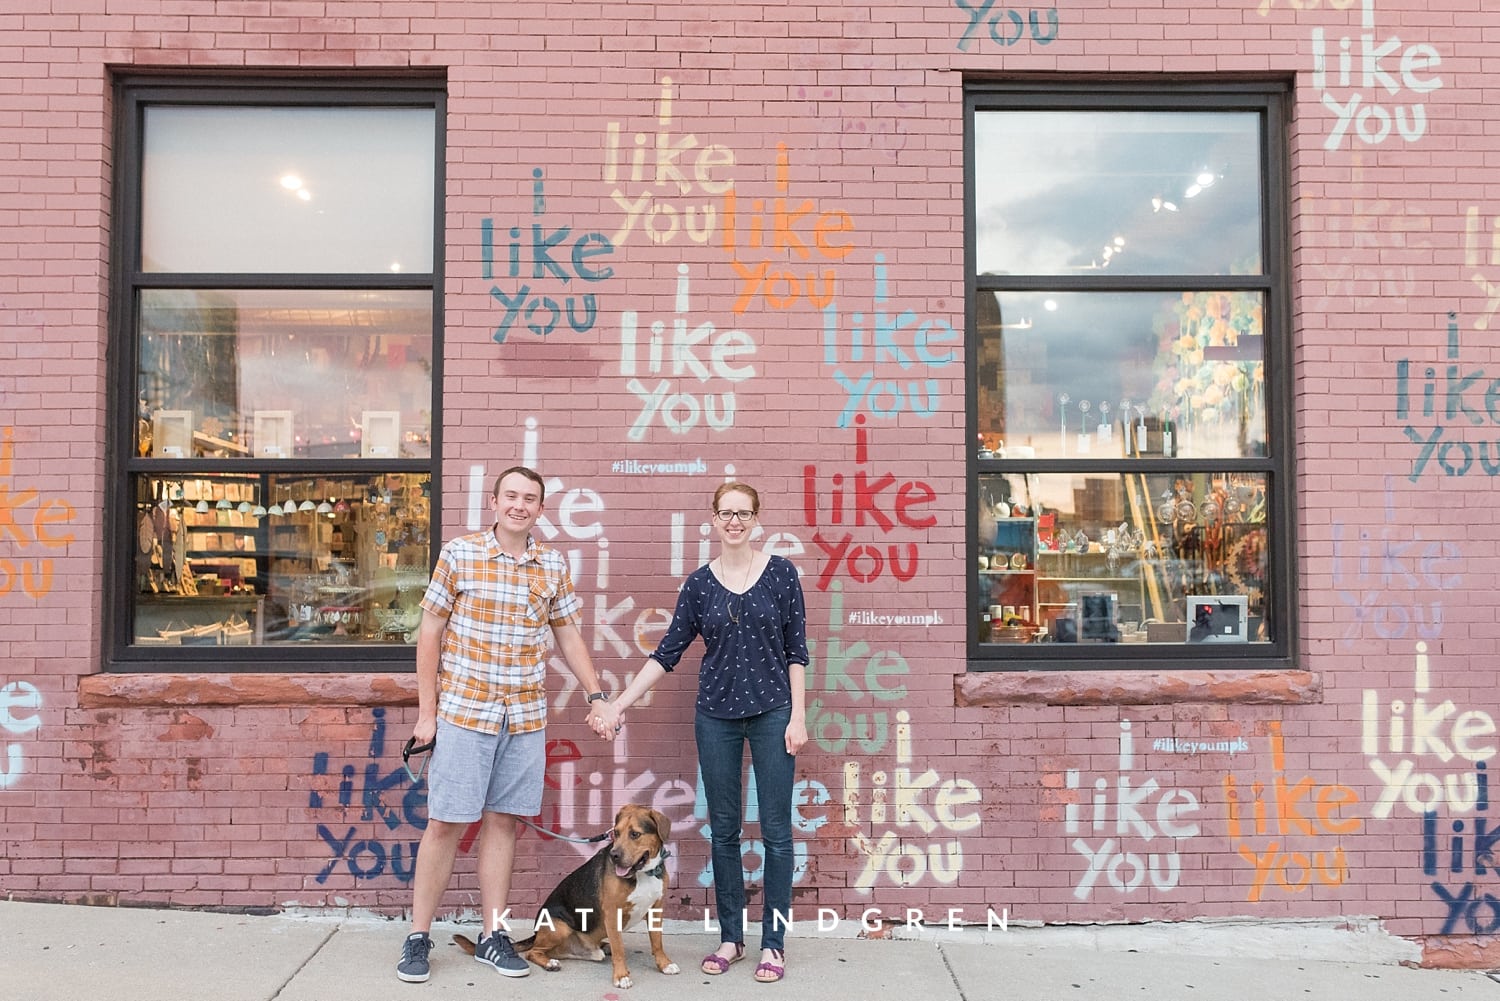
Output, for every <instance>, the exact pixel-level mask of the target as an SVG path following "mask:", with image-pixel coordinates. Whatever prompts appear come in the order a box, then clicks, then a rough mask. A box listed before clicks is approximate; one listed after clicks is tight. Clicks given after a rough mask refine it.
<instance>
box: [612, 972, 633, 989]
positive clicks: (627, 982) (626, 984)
mask: <svg viewBox="0 0 1500 1001" xmlns="http://www.w3.org/2000/svg"><path fill="white" fill-rule="evenodd" d="M615 986H616V987H623V988H626V989H629V988H631V987H634V986H635V983H634V982H633V981H632V980H631V979H630V974H628V973H627V974H626V975H625V976H623V977H621V978H620V979H619V980H616V981H615Z"/></svg>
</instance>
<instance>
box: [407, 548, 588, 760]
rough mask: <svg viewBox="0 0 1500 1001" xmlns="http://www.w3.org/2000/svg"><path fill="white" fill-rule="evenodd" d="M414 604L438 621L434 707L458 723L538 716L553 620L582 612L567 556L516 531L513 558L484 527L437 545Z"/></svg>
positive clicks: (517, 729)
mask: <svg viewBox="0 0 1500 1001" xmlns="http://www.w3.org/2000/svg"><path fill="white" fill-rule="evenodd" d="M422 608H423V609H424V610H426V611H429V612H432V613H433V614H434V615H441V616H443V617H445V618H446V619H447V620H448V627H447V628H446V629H444V630H443V642H442V647H441V651H442V652H441V659H440V661H439V668H438V715H440V716H442V718H443V719H445V720H447V721H448V722H450V723H452V724H454V725H455V726H461V727H464V728H465V729H468V730H478V731H480V732H481V733H499V732H500V727H501V724H502V723H503V722H504V721H505V720H506V719H509V721H510V722H509V730H510V732H511V733H529V732H531V731H534V730H540V729H542V728H543V727H545V726H546V725H547V689H546V686H545V685H544V684H543V682H544V681H545V680H546V677H547V666H546V656H547V649H548V647H549V646H550V642H549V639H550V636H551V631H552V629H553V628H554V627H556V626H568V625H577V624H579V623H580V622H581V621H582V618H583V616H582V611H583V602H582V601H580V600H579V598H578V595H577V593H576V592H575V591H574V590H573V578H572V576H571V575H569V573H568V562H567V559H566V558H565V557H564V556H563V555H562V554H561V553H559V552H557V551H556V550H554V549H548V548H547V547H546V546H542V545H539V544H538V543H537V542H536V541H535V540H534V539H533V538H531V537H530V536H527V538H526V555H525V556H523V557H522V558H521V559H519V560H518V559H516V558H515V557H513V556H511V555H510V554H509V553H507V552H505V551H504V550H503V549H501V548H500V543H499V541H498V540H497V539H496V538H495V533H494V529H493V528H491V529H488V530H486V531H483V532H476V533H473V534H471V535H463V536H459V537H458V538H456V539H453V540H451V541H449V542H448V543H447V544H446V545H444V546H443V551H442V553H441V554H440V555H439V556H438V561H437V566H436V567H435V568H434V569H433V571H432V582H431V583H429V584H428V585H427V593H426V594H424V595H423V596H422Z"/></svg>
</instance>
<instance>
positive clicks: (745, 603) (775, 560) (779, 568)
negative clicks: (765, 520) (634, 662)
mask: <svg viewBox="0 0 1500 1001" xmlns="http://www.w3.org/2000/svg"><path fill="white" fill-rule="evenodd" d="M735 620H738V621H735ZM697 636H702V637H703V644H704V646H705V647H707V651H706V652H705V653H704V655H703V666H702V667H701V668H699V671H698V711H699V712H701V713H703V714H704V715H707V716H715V717H718V718H719V719H742V718H744V717H746V716H755V715H758V714H760V713H763V712H767V711H769V710H772V709H780V708H782V707H784V706H789V705H791V704H792V689H791V679H790V676H789V665H791V664H803V665H806V664H807V608H806V606H805V605H804V603H803V598H802V582H801V581H799V580H798V579H797V568H796V567H794V566H792V563H791V561H790V560H788V559H786V558H785V557H782V556H772V557H771V558H770V562H769V563H767V564H766V568H765V570H764V571H762V572H761V575H760V578H759V579H758V580H756V582H755V583H754V584H752V585H751V587H750V590H748V591H746V592H745V593H744V594H735V593H734V592H733V591H730V590H729V589H728V588H726V587H725V586H724V585H723V584H721V583H719V578H717V577H715V576H714V573H713V571H712V570H710V569H709V568H708V567H707V566H701V567H699V568H698V569H697V570H694V571H693V572H692V574H691V575H689V577H688V579H687V581H686V582H684V583H683V585H682V591H681V593H679V594H678V596H677V609H676V611H675V612H673V614H672V624H671V625H670V626H668V627H667V633H666V635H665V636H663V637H662V638H661V642H660V643H658V644H657V645H656V650H655V651H653V652H652V654H651V657H652V659H653V660H655V661H656V662H657V663H659V664H661V666H662V667H664V668H666V669H667V670H668V671H670V670H672V669H673V668H675V667H676V666H677V664H678V662H679V661H680V660H682V655H683V654H684V653H685V652H687V648H688V647H689V646H690V645H691V644H692V642H693V638H694V637H697Z"/></svg>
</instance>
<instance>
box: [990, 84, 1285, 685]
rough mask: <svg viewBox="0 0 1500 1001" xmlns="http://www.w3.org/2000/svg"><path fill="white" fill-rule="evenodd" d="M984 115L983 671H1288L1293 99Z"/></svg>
mask: <svg viewBox="0 0 1500 1001" xmlns="http://www.w3.org/2000/svg"><path fill="white" fill-rule="evenodd" d="M1090 104H1094V105H1099V106H1095V107H1090V106H1089V105H1090ZM1143 108H1145V109H1149V110H1142V109H1143ZM970 115H971V119H970V122H971V137H972V149H973V159H972V164H971V166H972V197H971V204H972V207H973V217H972V223H971V227H970V232H971V236H972V239H971V254H972V257H971V260H972V261H973V263H974V271H973V273H972V277H971V293H970V303H971V311H970V324H971V330H972V331H973V336H972V337H971V338H970V342H971V356H970V361H971V364H970V367H969V371H970V397H969V398H970V402H971V406H970V433H971V435H972V437H971V438H970V441H971V442H972V443H973V445H972V458H971V460H970V462H971V470H972V479H971V484H972V496H971V498H970V512H971V514H970V524H971V525H972V526H973V531H972V537H973V540H974V542H973V552H972V558H973V561H974V566H975V572H974V574H973V575H972V581H973V583H972V585H971V588H970V595H971V597H972V601H971V603H970V610H971V611H970V616H969V619H970V652H971V665H972V666H974V667H977V668H981V669H983V668H1012V669H1015V668H1036V667H1043V668H1045V667H1049V666H1050V667H1061V666H1075V665H1080V664H1082V665H1087V666H1106V667H1107V666H1110V665H1112V664H1113V665H1116V666H1142V665H1143V664H1145V663H1147V662H1152V663H1158V662H1163V661H1165V662H1171V661H1174V660H1175V661H1179V662H1180V661H1184V660H1188V659H1211V660H1223V659H1229V660H1237V661H1242V662H1244V663H1245V664H1246V665H1247V666H1250V665H1251V664H1252V662H1254V663H1255V664H1263V663H1278V664H1285V663H1286V661H1287V658H1288V657H1289V651H1290V642H1291V636H1292V623H1291V617H1290V610H1291V608H1292V607H1293V592H1294V588H1293V586H1292V583H1291V582H1290V580H1289V579H1288V577H1289V574H1290V570H1291V557H1290V553H1291V532H1290V519H1289V518H1288V517H1287V515H1286V511H1287V507H1288V504H1289V485H1290V475H1291V470H1290V457H1291V456H1290V445H1291V439H1290V435H1289V434H1288V430H1287V428H1288V424H1289V422H1288V421H1287V419H1286V418H1285V417H1284V416H1283V409H1284V407H1285V395H1284V394H1285V389H1286V387H1285V385H1284V379H1285V376H1284V373H1285V372H1286V360H1287V358H1288V357H1289V354H1288V351H1287V344H1286V340H1287V324H1286V319H1285V316H1286V309H1285V305H1284V303H1285V295H1286V292H1285V274H1284V271H1285V269H1284V267H1283V266H1281V264H1280V262H1281V261H1282V260H1283V259H1284V249H1283V244H1284V235H1283V230H1282V227H1281V226H1280V225H1279V224H1278V223H1277V222H1276V219H1277V215H1278V213H1279V212H1281V211H1283V209H1282V208H1280V206H1282V205H1283V202H1282V200H1281V199H1280V197H1279V196H1275V197H1267V196H1266V195H1265V194H1264V193H1266V192H1272V193H1273V194H1274V192H1275V191H1276V188H1275V186H1274V185H1275V184H1276V183H1277V182H1278V179H1279V178H1280V177H1281V176H1282V174H1281V171H1280V169H1279V168H1278V167H1277V163H1278V162H1279V157H1280V148H1279V143H1273V141H1272V140H1271V139H1270V138H1268V137H1273V136H1276V135H1278V134H1279V129H1280V124H1279V123H1280V118H1279V110H1278V103H1277V95H1276V93H1275V92H1273V91H1271V90H1267V91H1266V92H1264V93H1256V92H1251V93H1242V94H1236V95H1225V94H1223V93H1222V92H1219V91H1207V90H1205V91H1204V92H1202V93H1198V94H1185V93H1180V92H1179V93H1175V94H1174V95H1173V96H1171V97H1163V96H1162V95H1150V94H1136V95H1125V94H1116V95H1107V96H1105V97H1102V98H1101V97H1100V96H1099V92H1098V91H1097V89H1096V90H1094V91H1092V92H1091V93H1089V94H1086V93H1085V92H1084V90H1082V89H1080V90H1078V91H1076V92H1071V93H1068V92H1051V93H1048V94H1037V93H1029V92H1026V91H1024V90H1014V89H1005V88H995V89H986V90H983V91H979V90H976V91H975V92H973V93H971V95H970ZM1277 373H1283V375H1282V378H1281V380H1280V381H1279V380H1278V379H1277V378H1276V377H1275V376H1276V374H1277Z"/></svg>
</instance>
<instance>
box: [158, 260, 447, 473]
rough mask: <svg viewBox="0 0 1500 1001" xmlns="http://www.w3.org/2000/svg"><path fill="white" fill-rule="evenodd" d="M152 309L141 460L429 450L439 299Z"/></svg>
mask: <svg viewBox="0 0 1500 1001" xmlns="http://www.w3.org/2000/svg"><path fill="white" fill-rule="evenodd" d="M140 303H141V307H140V319H139V331H140V340H139V365H138V373H137V374H138V379H137V384H138V391H139V397H140V400H139V402H140V408H141V429H142V434H141V438H140V440H139V441H138V442H137V450H138V454H140V455H155V456H166V457H173V458H192V457H204V456H211V457H215V458H223V459H249V458H259V459H266V458H277V459H289V458H294V457H296V458H306V457H318V458H360V457H364V458H375V459H395V458H414V457H423V456H427V455H430V454H431V430H432V429H431V421H432V409H431V408H432V293H431V292H429V291H425V290H424V291H415V290H407V291H394V290H364V289H362V290H317V291H310V290H291V289H239V290H231V289H213V290H194V289H148V290H145V291H143V292H142V293H141V296H140Z"/></svg>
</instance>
